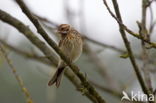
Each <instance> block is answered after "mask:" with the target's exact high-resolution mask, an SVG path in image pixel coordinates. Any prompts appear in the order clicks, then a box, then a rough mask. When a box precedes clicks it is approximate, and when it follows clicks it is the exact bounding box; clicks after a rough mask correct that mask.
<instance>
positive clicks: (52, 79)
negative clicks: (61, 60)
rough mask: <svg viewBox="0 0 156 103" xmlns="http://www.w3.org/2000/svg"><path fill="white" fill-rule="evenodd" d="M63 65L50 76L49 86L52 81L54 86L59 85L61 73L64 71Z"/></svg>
mask: <svg viewBox="0 0 156 103" xmlns="http://www.w3.org/2000/svg"><path fill="white" fill-rule="evenodd" d="M64 69H65V67H61V68H58V69H57V71H56V73H55V74H54V76H53V77H52V78H51V80H50V81H49V83H48V85H49V86H51V85H53V84H54V83H56V87H59V86H60V83H61V80H62V75H63V73H64Z"/></svg>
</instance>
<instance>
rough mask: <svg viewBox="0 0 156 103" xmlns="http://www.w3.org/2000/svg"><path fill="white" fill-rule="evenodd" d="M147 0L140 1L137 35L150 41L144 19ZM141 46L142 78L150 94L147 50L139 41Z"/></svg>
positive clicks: (142, 42) (144, 44)
mask: <svg viewBox="0 0 156 103" xmlns="http://www.w3.org/2000/svg"><path fill="white" fill-rule="evenodd" d="M147 4H148V2H147V0H142V20H141V24H140V25H139V26H140V27H139V28H140V30H139V34H140V36H142V37H143V38H146V39H147V40H150V34H149V33H148V32H147V28H146V19H147V18H146V17H147V13H146V10H147V7H148V6H147ZM149 6H150V5H149ZM141 45H142V60H143V66H142V69H143V73H144V78H145V82H146V84H147V88H148V89H149V90H150V91H151V92H152V91H153V90H152V83H151V78H150V71H149V70H148V58H149V57H148V54H149V52H148V50H146V43H145V42H144V41H143V40H142V41H141Z"/></svg>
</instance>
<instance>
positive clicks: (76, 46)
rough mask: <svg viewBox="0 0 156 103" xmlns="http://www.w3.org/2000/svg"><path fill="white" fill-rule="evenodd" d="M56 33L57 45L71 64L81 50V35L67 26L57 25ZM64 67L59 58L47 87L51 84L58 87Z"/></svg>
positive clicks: (64, 64)
mask: <svg viewBox="0 0 156 103" xmlns="http://www.w3.org/2000/svg"><path fill="white" fill-rule="evenodd" d="M57 32H58V33H59V34H60V35H61V40H60V41H59V44H58V47H59V48H60V50H61V51H62V52H63V53H64V55H65V56H67V58H69V60H70V62H71V63H72V62H75V61H76V60H78V58H79V57H80V55H81V53H82V49H83V40H82V37H81V34H80V33H79V32H78V31H77V30H76V29H74V28H73V27H72V26H71V25H69V24H61V25H59V26H58V28H57ZM66 67H67V65H66V63H65V62H64V61H63V60H62V59H61V58H59V63H58V66H57V71H56V72H55V74H54V76H53V77H52V78H51V79H50V81H49V82H48V85H49V86H51V85H53V84H56V87H57V88H58V87H59V86H60V83H61V80H62V76H63V74H64V71H65V68H66Z"/></svg>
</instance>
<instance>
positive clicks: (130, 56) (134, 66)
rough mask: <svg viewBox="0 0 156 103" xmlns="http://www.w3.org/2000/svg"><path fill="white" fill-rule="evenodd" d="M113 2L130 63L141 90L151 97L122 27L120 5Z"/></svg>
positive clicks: (104, 0)
mask: <svg viewBox="0 0 156 103" xmlns="http://www.w3.org/2000/svg"><path fill="white" fill-rule="evenodd" d="M103 2H104V3H105V4H106V3H107V2H106V0H103ZM112 2H113V6H114V10H115V13H116V15H117V18H118V20H119V21H120V22H121V23H118V25H119V31H120V33H121V36H122V39H123V41H124V44H125V47H126V48H127V51H128V54H129V59H130V61H131V63H132V66H133V69H134V71H135V73H136V76H137V78H138V81H139V83H140V85H141V88H142V90H143V92H144V93H145V94H147V95H148V96H149V94H150V93H149V91H148V89H147V87H146V85H145V82H144V80H143V77H142V75H141V72H140V70H139V67H138V65H137V63H136V61H135V58H134V55H133V52H132V50H131V46H130V43H129V41H128V39H127V36H126V33H125V28H124V27H123V25H122V24H123V22H122V18H121V14H120V10H119V6H118V3H117V1H116V0H112ZM151 103H153V102H151Z"/></svg>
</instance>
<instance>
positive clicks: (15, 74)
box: [0, 43, 34, 103]
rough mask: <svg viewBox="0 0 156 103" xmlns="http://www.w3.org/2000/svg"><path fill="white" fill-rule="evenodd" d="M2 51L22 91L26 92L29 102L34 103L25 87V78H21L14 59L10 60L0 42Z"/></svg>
mask: <svg viewBox="0 0 156 103" xmlns="http://www.w3.org/2000/svg"><path fill="white" fill-rule="evenodd" d="M0 51H1V52H2V55H3V56H4V58H5V59H6V62H7V63H8V65H9V67H10V69H11V71H12V73H13V75H14V76H15V79H16V80H17V82H18V84H19V86H20V88H21V90H22V92H23V93H24V95H25V97H26V99H27V103H34V102H33V100H32V98H31V96H30V93H29V91H28V89H27V88H26V87H25V85H24V83H23V80H22V79H21V77H20V76H19V75H18V74H17V72H16V68H15V67H14V65H13V63H12V61H11V60H10V58H9V57H8V55H7V53H6V51H5V49H4V47H3V45H2V44H1V43H0Z"/></svg>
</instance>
